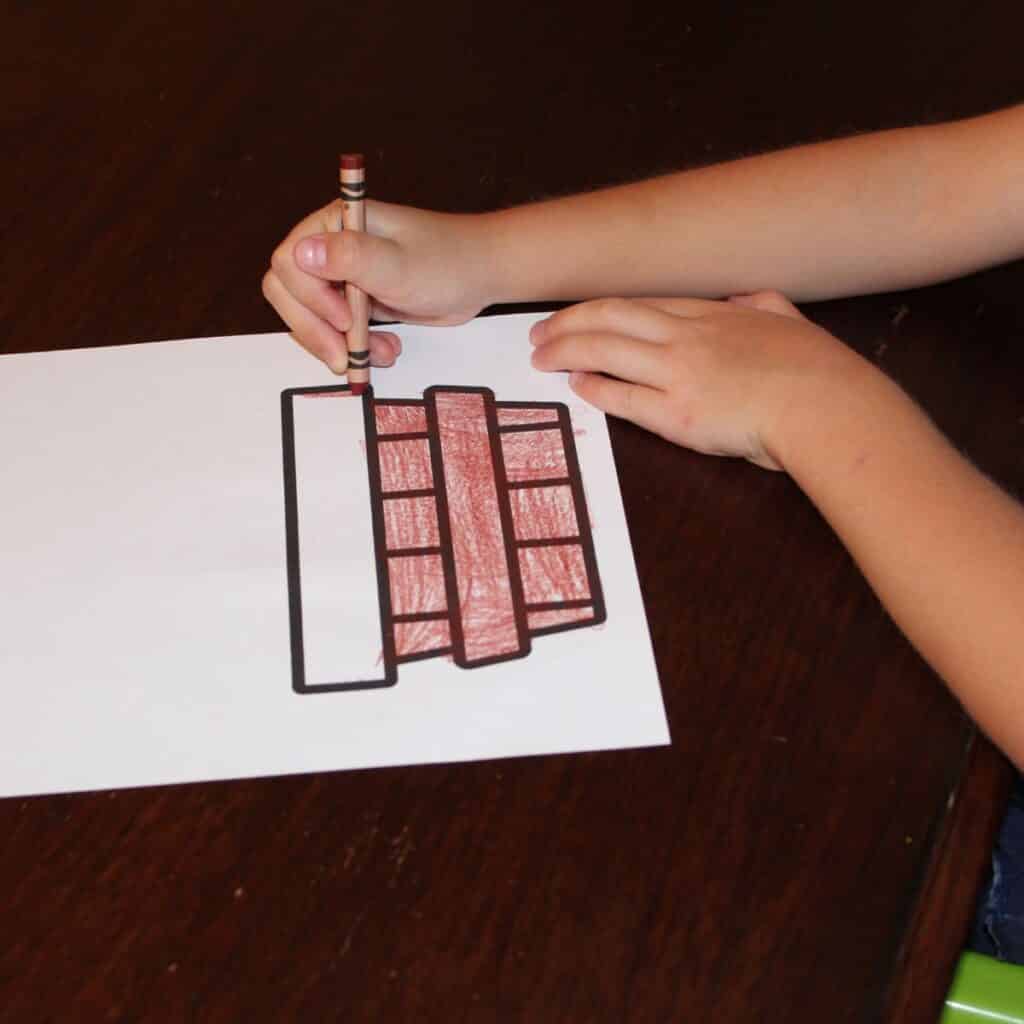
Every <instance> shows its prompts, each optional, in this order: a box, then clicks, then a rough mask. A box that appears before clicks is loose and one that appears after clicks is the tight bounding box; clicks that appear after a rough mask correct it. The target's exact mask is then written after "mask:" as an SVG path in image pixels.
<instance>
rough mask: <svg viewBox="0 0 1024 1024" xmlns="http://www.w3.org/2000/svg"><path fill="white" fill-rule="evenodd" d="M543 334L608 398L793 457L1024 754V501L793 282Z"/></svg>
mask: <svg viewBox="0 0 1024 1024" xmlns="http://www.w3.org/2000/svg"><path fill="white" fill-rule="evenodd" d="M751 306H753V308H750V307H751ZM533 341H534V343H535V345H536V349H535V352H534V363H535V364H536V365H537V366H538V367H539V368H541V369H546V370H556V369H568V370H571V371H576V372H574V373H573V374H572V377H571V385H572V387H573V388H574V390H576V391H577V392H578V393H579V394H580V395H581V396H582V397H583V398H585V399H587V400H588V401H591V402H593V403H594V404H595V405H597V406H598V407H599V408H602V409H604V410H606V411H608V412H612V413H615V414H617V415H619V416H624V417H626V418H628V419H630V420H633V421H634V422H636V423H638V424H639V425H641V426H644V427H646V428H648V429H650V430H653V431H655V432H657V433H660V434H662V435H663V436H664V437H667V438H669V439H670V440H672V441H675V442H677V443H679V444H683V445H686V446H687V447H691V448H696V449H698V450H700V451H704V452H710V453H715V454H728V455H738V456H744V457H746V458H748V459H750V460H751V461H753V462H756V463H758V464H760V465H762V466H765V467H767V468H775V469H780V468H781V469H785V470H786V471H787V472H788V473H789V474H790V475H791V476H792V477H793V479H794V480H795V481H796V482H797V484H799V486H800V487H801V488H802V489H803V490H804V491H805V492H806V493H807V495H808V496H809V497H810V499H811V500H812V501H813V502H814V503H815V504H816V505H817V506H818V508H819V509H820V510H821V512H822V514H823V515H824V516H825V517H826V519H827V520H828V521H829V523H830V524H831V525H832V527H833V528H834V529H835V530H836V532H837V533H838V535H839V537H840V539H841V540H842V541H843V543H844V544H845V545H846V546H847V548H848V549H849V550H850V552H851V554H852V555H853V557H854V558H855V559H856V561H857V563H858V565H859V566H860V567H861V569H862V570H863V572H864V574H865V575H866V577H867V579H868V581H869V582H870V583H871V585H872V587H873V588H874V589H875V592H876V593H877V594H878V596H879V597H880V598H881V600H882V602H883V603H884V604H885V606H886V608H887V609H888V610H889V612H890V614H891V615H892V617H893V619H894V620H895V621H896V623H897V625H899V626H900V628H901V629H903V631H904V632H905V633H906V634H907V636H908V637H909V638H910V640H911V642H912V643H913V644H914V645H915V646H916V647H917V649H918V650H919V651H920V652H921V654H922V655H923V656H924V657H925V658H926V659H927V660H928V661H929V662H930V664H931V665H932V666H933V667H934V668H935V670H936V671H937V672H938V673H939V674H940V675H941V676H942V677H943V678H944V679H945V680H946V682H947V683H948V684H949V686H950V688H951V689H952V690H953V692H954V693H955V694H956V696H957V697H958V698H959V700H960V701H961V702H962V703H963V705H964V707H965V708H966V709H967V711H968V712H969V713H970V714H971V715H972V716H973V717H974V718H975V719H976V720H977V722H978V723H979V725H980V726H981V727H982V728H983V729H984V730H985V731H986V732H987V733H988V734H989V735H990V736H991V737H992V738H993V740H994V741H995V742H996V743H997V744H999V745H1000V746H1001V747H1002V749H1003V750H1004V751H1005V752H1006V753H1007V754H1008V755H1009V756H1010V757H1011V758H1012V759H1013V760H1014V761H1015V763H1016V764H1017V765H1018V766H1021V767H1024V643H1022V636H1024V629H1022V627H1024V509H1022V508H1021V506H1020V505H1019V504H1018V503H1016V502H1015V501H1014V500H1013V499H1012V498H1010V497H1009V496H1007V495H1006V494H1004V493H1003V492H1002V491H1000V490H999V488H997V487H996V486H995V485H994V484H993V483H991V481H989V480H988V479H986V478H985V477H984V476H983V475H982V474H981V473H979V472H978V471H977V470H976V469H974V467H973V466H971V465H970V463H968V462H967V461H966V460H965V459H963V458H962V457H961V456H960V455H959V454H958V453H957V452H956V451H955V449H954V448H953V447H952V446H951V445H950V444H949V443H948V442H947V441H946V440H945V439H944V438H943V437H942V435H941V434H940V433H939V432H938V431H937V430H936V429H935V427H934V426H933V425H932V423H931V422H930V421H929V420H928V419H927V417H926V416H925V415H924V414H923V413H922V412H921V410H920V409H919V408H918V407H917V406H916V405H915V404H914V403H913V402H912V401H911V400H910V399H909V398H908V397H907V396H906V395H905V394H904V393H903V392H902V391H901V390H900V389H899V388H898V387H897V386H896V385H895V384H894V383H893V382H892V381H890V380H889V379H888V378H887V377H886V376H885V375H884V374H882V373H881V372H880V371H879V370H878V369H876V368H875V367H874V366H872V365H871V364H870V363H868V362H867V361H866V360H863V359H861V358H860V357H859V356H857V355H856V354H855V353H853V352H852V351H851V350H849V349H847V348H846V347H845V346H843V345H842V344H841V343H840V342H838V341H836V340H835V339H834V338H832V337H831V336H830V335H828V334H827V333H826V332H824V331H823V330H821V329H820V328H818V327H816V326H814V325H813V324H811V323H809V322H808V321H806V320H804V319H803V318H802V317H801V316H800V314H799V313H798V312H797V311H796V310H795V309H794V308H793V307H792V306H791V305H789V303H788V302H787V301H786V300H785V299H783V298H782V297H781V296H779V295H762V296H756V297H754V298H753V299H750V298H747V299H741V300H738V301H734V302H731V303H718V302H704V301H701V300H682V299H675V300H673V299H668V300H657V301H644V302H639V301H630V300H613V301H610V302H608V301H605V302H590V303H584V304H583V305H580V306H574V307H571V308H570V309H567V310H564V311H562V312H560V313H556V314H555V315H554V316H553V317H551V318H550V319H549V320H548V321H546V322H544V326H541V327H538V328H535V330H534V336H533ZM593 371H602V372H603V373H604V374H609V373H610V374H614V375H615V376H616V377H618V378H620V379H618V380H613V379H611V378H610V377H607V376H603V375H602V373H601V372H593Z"/></svg>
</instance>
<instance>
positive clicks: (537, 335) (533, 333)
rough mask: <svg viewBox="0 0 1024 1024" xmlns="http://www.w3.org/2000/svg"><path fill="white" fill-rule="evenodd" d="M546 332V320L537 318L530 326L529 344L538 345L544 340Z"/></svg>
mask: <svg viewBox="0 0 1024 1024" xmlns="http://www.w3.org/2000/svg"><path fill="white" fill-rule="evenodd" d="M547 333H548V322H547V320H538V321H537V322H536V323H535V324H534V325H533V326H532V327H531V328H530V344H531V345H540V344H543V342H544V335H545V334H547Z"/></svg>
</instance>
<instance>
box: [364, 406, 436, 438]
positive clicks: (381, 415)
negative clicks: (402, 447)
mask: <svg viewBox="0 0 1024 1024" xmlns="http://www.w3.org/2000/svg"><path fill="white" fill-rule="evenodd" d="M374 415H375V416H376V418H377V433H378V434H413V433H420V432H426V429H427V411H426V409H424V408H423V403H422V402H409V403H403V404H402V405H391V404H388V405H380V404H378V405H376V406H375V407H374Z"/></svg>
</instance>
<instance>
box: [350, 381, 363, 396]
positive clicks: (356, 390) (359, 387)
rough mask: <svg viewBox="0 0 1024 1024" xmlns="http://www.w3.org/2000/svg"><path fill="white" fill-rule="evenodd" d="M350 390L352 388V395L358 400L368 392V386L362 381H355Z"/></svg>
mask: <svg viewBox="0 0 1024 1024" xmlns="http://www.w3.org/2000/svg"><path fill="white" fill-rule="evenodd" d="M349 388H351V390H352V394H353V395H355V396H356V398H358V397H359V396H360V395H361V394H362V393H363V392H364V391H365V390H366V385H365V384H363V383H362V382H361V381H354V382H353V383H351V384H349Z"/></svg>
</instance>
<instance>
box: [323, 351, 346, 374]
mask: <svg viewBox="0 0 1024 1024" xmlns="http://www.w3.org/2000/svg"><path fill="white" fill-rule="evenodd" d="M324 362H325V363H326V364H327V369H328V370H330V371H331V373H333V374H334V375H335V376H337V377H344V376H345V375H346V374H347V373H348V352H347V351H345V352H343V353H342V354H341V355H340V356H331V358H330V359H325V360H324Z"/></svg>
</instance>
